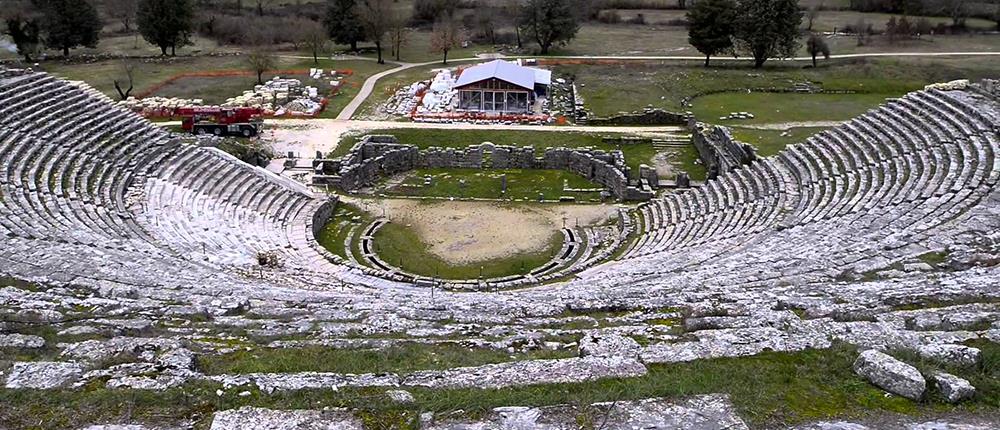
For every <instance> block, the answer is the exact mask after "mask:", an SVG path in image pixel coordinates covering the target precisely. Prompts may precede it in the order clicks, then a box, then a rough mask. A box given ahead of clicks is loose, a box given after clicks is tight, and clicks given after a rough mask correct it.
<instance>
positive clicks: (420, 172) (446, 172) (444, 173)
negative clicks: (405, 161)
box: [376, 169, 602, 201]
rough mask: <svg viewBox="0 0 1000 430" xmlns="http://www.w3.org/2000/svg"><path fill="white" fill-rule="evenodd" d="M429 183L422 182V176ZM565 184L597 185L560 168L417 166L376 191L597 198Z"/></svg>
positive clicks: (483, 196)
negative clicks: (398, 180)
mask: <svg viewBox="0 0 1000 430" xmlns="http://www.w3.org/2000/svg"><path fill="white" fill-rule="evenodd" d="M505 175H506V177H507V191H506V193H504V192H502V190H503V187H502V183H503V180H502V176H505ZM425 177H430V178H431V185H426V186H425V185H424V178H425ZM564 186H565V187H566V188H575V189H601V188H602V187H601V186H600V185H597V184H594V183H593V182H590V181H588V180H587V179H585V178H584V177H582V176H580V175H577V174H574V173H570V172H566V171H562V170H523V169H490V170H476V169H417V170H412V171H409V172H407V173H406V174H405V177H404V178H403V180H402V181H401V182H399V183H392V184H384V186H383V187H380V188H379V189H378V190H377V191H376V192H378V193H385V194H388V195H393V196H415V197H442V198H449V197H455V198H474V199H505V200H506V199H513V200H529V201H531V200H538V199H539V197H540V196H541V198H543V199H545V200H558V199H559V198H560V197H563V196H571V197H574V198H575V199H576V200H577V201H589V200H595V199H596V200H599V199H600V197H601V196H600V191H596V192H595V191H590V192H569V191H563V189H564Z"/></svg>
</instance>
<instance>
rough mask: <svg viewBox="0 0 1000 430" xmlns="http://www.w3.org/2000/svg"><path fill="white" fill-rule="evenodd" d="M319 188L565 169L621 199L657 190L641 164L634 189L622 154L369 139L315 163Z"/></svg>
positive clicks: (645, 195) (356, 187)
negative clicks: (431, 175) (437, 174)
mask: <svg viewBox="0 0 1000 430" xmlns="http://www.w3.org/2000/svg"><path fill="white" fill-rule="evenodd" d="M313 164H314V167H315V168H316V171H317V173H318V174H317V175H316V176H314V177H313V178H314V183H315V184H317V185H326V184H329V185H333V186H336V187H337V188H339V189H341V190H344V191H348V192H355V191H357V190H359V189H361V188H364V187H370V186H372V185H375V184H376V183H378V181H379V180H380V179H383V178H386V177H389V176H392V175H395V174H397V173H402V172H406V171H410V170H413V169H421V168H459V169H549V170H565V171H569V172H573V173H576V174H578V175H580V176H583V177H585V178H587V179H589V180H591V181H593V182H596V183H598V184H600V185H602V186H604V187H605V188H607V189H608V191H610V192H611V194H612V195H613V196H615V198H617V199H619V200H630V201H636V200H638V201H645V200H649V199H650V198H652V197H653V189H654V188H655V187H656V186H657V181H656V180H655V179H654V178H655V176H656V171H655V170H653V169H651V168H648V167H645V166H643V168H642V169H641V171H640V177H641V178H642V180H641V181H640V183H639V184H636V185H632V184H631V182H630V181H629V167H628V166H627V165H626V164H625V157H624V155H622V152H621V151H611V152H605V151H600V150H593V149H572V148H546V149H545V151H544V152H543V153H542V155H541V156H537V155H535V149H534V148H533V147H530V146H526V147H519V146H506V145H493V144H491V143H482V144H479V145H470V146H468V147H466V148H464V149H459V148H439V147H431V148H428V149H425V150H421V149H419V148H418V147H417V146H416V145H405V144H401V143H399V142H398V141H397V140H396V138H395V137H393V136H365V138H364V139H362V140H361V141H360V142H358V143H356V144H355V145H354V147H353V148H352V149H351V151H350V153H348V154H347V155H346V156H344V157H342V158H339V159H332V160H330V159H317V160H315V161H314V163H313Z"/></svg>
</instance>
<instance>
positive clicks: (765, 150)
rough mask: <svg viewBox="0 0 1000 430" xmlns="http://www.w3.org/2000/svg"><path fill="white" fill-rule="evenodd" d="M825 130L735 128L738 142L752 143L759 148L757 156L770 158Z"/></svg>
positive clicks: (811, 128) (812, 128)
mask: <svg viewBox="0 0 1000 430" xmlns="http://www.w3.org/2000/svg"><path fill="white" fill-rule="evenodd" d="M823 130H825V128H824V127H798V128H790V129H788V130H759V129H753V128H741V127H733V128H732V132H733V137H735V138H736V140H740V141H743V142H747V143H751V144H753V146H755V147H757V155H760V156H762V157H770V156H772V155H776V154H777V153H779V152H781V150H782V149H785V146H788V145H791V144H793V143H800V142H804V141H805V140H806V138H808V137H809V136H812V135H814V134H816V133H819V132H821V131H823Z"/></svg>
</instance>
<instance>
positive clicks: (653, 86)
mask: <svg viewBox="0 0 1000 430" xmlns="http://www.w3.org/2000/svg"><path fill="white" fill-rule="evenodd" d="M965 39H966V40H968V39H969V38H965ZM836 52H837V51H835V53H836ZM994 61H995V60H994V59H991V58H986V57H984V58H930V59H923V58H904V59H890V58H877V59H845V60H831V61H824V62H822V63H821V65H820V67H818V68H803V67H802V66H803V64H802V63H779V62H769V63H768V64H767V65H765V67H764V68H763V69H760V70H753V69H751V68H749V67H747V64H746V63H737V62H732V61H726V60H722V59H720V60H717V61H715V62H714V64H715V65H714V66H713V67H711V68H705V67H701V66H700V65H699V64H697V62H689V63H678V62H647V63H638V62H636V63H626V64H620V65H606V64H601V65H594V64H581V65H562V66H557V67H555V73H556V75H572V76H575V77H576V82H577V83H578V88H579V91H580V94H581V96H582V97H583V98H584V100H585V102H586V106H587V108H588V109H590V110H592V111H593V112H594V113H595V114H596V115H598V116H607V115H611V114H615V113H617V112H620V111H634V110H639V109H642V108H644V107H646V106H647V105H652V106H654V107H660V108H664V109H666V110H671V111H687V110H690V108H688V107H687V106H686V105H685V104H684V103H683V102H684V101H685V100H686V99H689V98H694V102H693V104H694V106H695V108H696V109H700V108H701V107H700V105H703V104H704V103H702V102H701V101H700V100H699V99H698V98H695V97H697V96H700V95H704V94H709V93H714V92H719V91H737V90H740V89H744V88H790V87H791V86H792V85H794V84H795V83H800V82H807V81H808V82H813V83H816V84H817V85H819V86H820V87H822V88H823V89H825V90H845V91H854V92H857V93H859V95H862V96H861V97H860V98H859V100H864V99H867V100H868V102H871V101H873V99H876V98H881V97H886V96H899V95H902V94H904V93H907V92H910V91H914V90H918V89H921V88H922V87H923V86H924V85H926V84H929V83H933V82H944V81H949V80H953V79H961V78H967V79H980V78H984V77H990V76H992V75H995V74H996V66H995V65H994V64H993V62H994ZM581 84H582V86H581ZM864 94H871V96H866V95H864ZM744 95H745V94H744ZM706 97H707V96H706ZM722 97H725V96H722ZM845 97H847V96H845ZM789 100H791V99H789ZM781 103H791V102H790V101H786V100H781ZM859 104H862V103H859ZM734 106H735V105H734ZM758 107H760V105H759V104H758ZM764 108H767V109H768V110H770V111H772V112H773V111H774V110H775V109H781V113H782V114H783V115H773V116H772V117H771V118H772V120H774V118H777V120H776V121H777V122H785V121H792V120H791V119H788V118H793V117H795V116H799V117H802V116H807V117H809V118H813V119H823V120H827V119H837V118H836V117H834V116H828V115H829V114H836V116H837V117H842V116H843V115H844V114H845V112H848V111H853V110H854V108H851V107H850V105H848V106H846V107H838V108H836V109H835V110H829V109H827V108H826V106H825V105H823V104H818V105H817V106H814V107H812V108H811V109H809V111H810V112H798V111H796V110H795V109H794V108H792V106H791V105H789V106H788V107H784V106H768V105H764V107H762V108H760V109H756V110H757V111H754V108H753V107H751V108H739V109H738V108H726V109H725V113H726V114H728V113H729V112H731V111H740V110H743V111H750V112H753V113H754V114H755V115H757V114H758V113H760V114H761V115H763V114H764V112H763V111H764ZM722 110H723V109H716V110H714V111H711V112H710V113H711V116H705V115H708V114H709V112H706V113H704V114H703V115H700V116H698V119H699V120H702V121H707V122H716V120H718V118H719V116H720V115H718V113H719V112H721V111H722ZM828 111H829V112H828ZM841 119H842V118H841Z"/></svg>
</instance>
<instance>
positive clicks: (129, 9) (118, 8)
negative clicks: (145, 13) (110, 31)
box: [104, 0, 139, 33]
mask: <svg viewBox="0 0 1000 430" xmlns="http://www.w3.org/2000/svg"><path fill="white" fill-rule="evenodd" d="M138 10H139V2H138V1H136V0H105V1H104V12H105V13H107V14H108V16H110V17H112V18H114V19H116V20H118V21H119V22H121V23H122V27H123V28H124V30H125V32H126V33H128V32H131V31H132V23H133V22H135V15H136V12H138Z"/></svg>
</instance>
